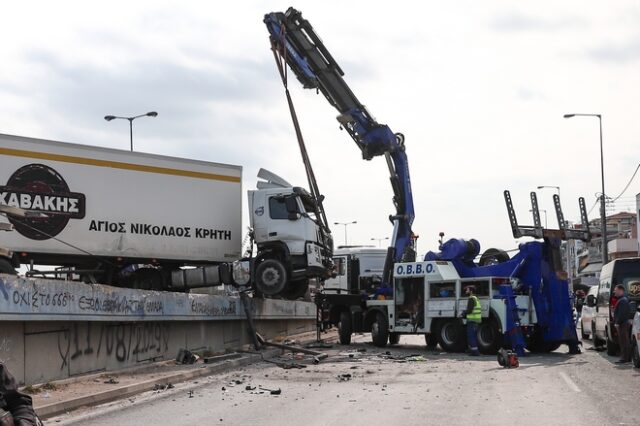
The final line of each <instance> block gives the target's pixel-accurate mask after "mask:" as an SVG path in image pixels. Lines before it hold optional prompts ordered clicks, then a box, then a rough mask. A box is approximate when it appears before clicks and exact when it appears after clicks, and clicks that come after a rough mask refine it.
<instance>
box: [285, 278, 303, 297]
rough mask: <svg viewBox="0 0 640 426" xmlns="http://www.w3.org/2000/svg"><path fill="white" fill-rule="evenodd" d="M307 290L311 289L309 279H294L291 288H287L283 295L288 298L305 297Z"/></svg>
mask: <svg viewBox="0 0 640 426" xmlns="http://www.w3.org/2000/svg"><path fill="white" fill-rule="evenodd" d="M307 290H309V281H308V280H301V281H294V282H292V283H291V284H290V285H289V288H288V289H287V290H285V292H284V294H283V296H284V298H285V299H288V300H298V299H300V298H302V297H305V295H306V294H307Z"/></svg>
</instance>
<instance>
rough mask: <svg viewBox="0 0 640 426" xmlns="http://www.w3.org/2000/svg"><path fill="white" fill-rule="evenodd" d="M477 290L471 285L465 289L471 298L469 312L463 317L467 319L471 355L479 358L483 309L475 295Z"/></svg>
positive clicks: (468, 304) (468, 303)
mask: <svg viewBox="0 0 640 426" xmlns="http://www.w3.org/2000/svg"><path fill="white" fill-rule="evenodd" d="M475 291H476V289H475V287H474V286H472V285H470V286H468V287H466V288H465V293H466V295H467V296H468V297H469V301H468V302H467V310H466V311H464V312H463V313H462V317H463V318H466V319H467V344H468V345H469V355H471V356H478V355H480V352H479V351H478V324H480V323H481V322H482V307H481V305H480V301H479V300H478V298H477V297H476V296H475V295H474V293H475Z"/></svg>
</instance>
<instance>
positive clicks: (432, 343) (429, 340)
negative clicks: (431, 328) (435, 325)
mask: <svg viewBox="0 0 640 426" xmlns="http://www.w3.org/2000/svg"><path fill="white" fill-rule="evenodd" d="M424 341H425V342H426V344H427V350H428V351H434V350H435V349H436V347H437V346H438V336H437V335H436V334H435V333H428V334H425V335H424Z"/></svg>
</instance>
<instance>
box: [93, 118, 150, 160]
mask: <svg viewBox="0 0 640 426" xmlns="http://www.w3.org/2000/svg"><path fill="white" fill-rule="evenodd" d="M157 116H158V113H157V112H155V111H150V112H148V113H146V114H141V115H136V116H134V117H119V116H117V115H105V116H104V119H105V120H107V121H111V120H115V119H121V120H129V137H130V140H131V151H133V120H135V119H136V118H140V117H157Z"/></svg>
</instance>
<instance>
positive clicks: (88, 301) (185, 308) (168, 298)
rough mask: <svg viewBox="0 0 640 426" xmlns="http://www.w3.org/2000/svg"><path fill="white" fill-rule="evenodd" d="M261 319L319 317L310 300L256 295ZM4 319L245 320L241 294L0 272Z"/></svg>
mask: <svg viewBox="0 0 640 426" xmlns="http://www.w3.org/2000/svg"><path fill="white" fill-rule="evenodd" d="M251 310H252V311H253V313H254V315H255V317H256V318H265V319H269V318H272V319H287V318H292V317H299V318H300V317H301V318H311V317H314V318H315V305H314V304H313V303H311V302H291V301H284V300H274V299H252V303H251ZM0 318H2V319H3V320H6V321H11V320H13V321H176V320H177V321H181V320H184V321H192V320H205V321H210V320H241V319H244V318H245V313H244V308H243V306H242V304H241V302H240V299H239V297H238V296H231V295H210V294H189V293H178V292H170V291H150V290H134V289H129V288H119V287H111V286H106V285H101V284H93V285H90V284H84V283H79V282H75V281H61V280H45V279H25V278H20V277H15V276H0Z"/></svg>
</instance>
